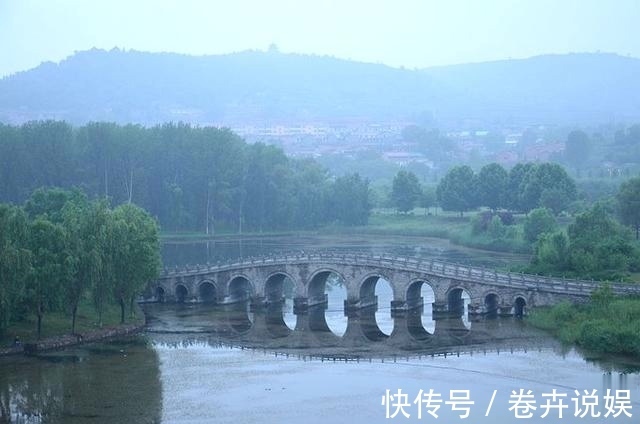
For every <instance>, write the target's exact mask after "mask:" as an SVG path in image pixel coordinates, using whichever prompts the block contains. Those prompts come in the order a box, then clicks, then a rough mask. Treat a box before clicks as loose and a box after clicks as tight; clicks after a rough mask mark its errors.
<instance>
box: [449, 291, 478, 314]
mask: <svg viewBox="0 0 640 424" xmlns="http://www.w3.org/2000/svg"><path fill="white" fill-rule="evenodd" d="M446 298H447V310H448V312H449V313H450V314H454V315H459V316H462V315H466V314H465V312H467V310H466V308H465V306H466V304H468V303H470V302H471V301H472V300H473V299H474V297H473V295H472V292H471V290H469V289H468V288H467V287H464V286H462V285H457V286H453V287H451V288H450V289H449V290H447V292H446Z"/></svg>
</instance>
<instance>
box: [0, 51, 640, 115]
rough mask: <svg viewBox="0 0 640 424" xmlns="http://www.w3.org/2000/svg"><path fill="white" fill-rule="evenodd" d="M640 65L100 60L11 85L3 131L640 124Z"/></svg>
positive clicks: (133, 56)
mask: <svg viewBox="0 0 640 424" xmlns="http://www.w3.org/2000/svg"><path fill="white" fill-rule="evenodd" d="M638 94H640V60H638V59H631V58H626V57H621V56H617V55H612V54H570V55H554V56H539V57H534V58H531V59H524V60H509V61H500V62H487V63H478V64H468V65H456V66H446V67H437V68H429V69H425V70H405V69H396V68H391V67H388V66H384V65H379V64H368V63H360V62H353V61H347V60H340V59H335V58H331V57H320V56H306V55H297V54H281V53H277V52H268V53H265V52H255V51H247V52H242V53H234V54H228V55H217V56H186V55H179V54H172V53H143V52H136V51H122V50H117V49H114V50H111V51H104V50H98V49H93V50H89V51H84V52H79V53H76V54H74V55H73V56H71V57H69V58H67V59H66V60H64V61H62V62H60V63H59V64H54V63H51V62H48V63H43V64H41V65H40V66H38V67H36V68H34V69H32V70H29V71H25V72H20V73H17V74H14V75H11V76H8V77H5V78H3V79H1V80H0V121H2V122H23V121H27V120H32V119H49V118H55V119H65V120H68V121H70V122H74V123H82V122H86V121H97V120H100V121H116V122H121V123H122V122H137V123H143V124H152V123H157V122H164V121H188V122H194V123H201V124H206V123H213V124H223V125H231V126H233V125H246V124H263V123H284V124H286V123H299V122H312V121H323V122H348V121H351V122H359V121H381V120H382V121H392V120H412V121H415V120H420V119H423V118H424V117H435V118H436V119H437V120H438V121H441V122H447V123H451V122H469V121H473V122H480V123H490V122H496V121H499V122H505V123H533V122H576V121H587V120H589V121H591V120H596V121H597V122H602V121H603V120H610V119H616V120H638V119H639V118H640V96H638Z"/></svg>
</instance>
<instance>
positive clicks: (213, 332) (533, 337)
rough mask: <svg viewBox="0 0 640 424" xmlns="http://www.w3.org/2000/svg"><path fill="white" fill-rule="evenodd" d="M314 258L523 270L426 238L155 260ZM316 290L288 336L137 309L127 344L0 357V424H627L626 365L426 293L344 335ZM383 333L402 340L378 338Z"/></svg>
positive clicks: (290, 321)
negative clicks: (373, 256) (393, 257)
mask: <svg viewBox="0 0 640 424" xmlns="http://www.w3.org/2000/svg"><path fill="white" fill-rule="evenodd" d="M314 249H323V250H326V249H331V250H344V251H354V250H358V251H370V252H374V253H396V254H399V255H414V256H423V257H425V258H430V257H433V258H438V259H441V260H450V261H455V262H461V263H469V264H474V265H484V266H489V267H499V268H507V267H510V266H513V265H517V264H518V263H522V262H523V261H526V258H524V257H522V256H513V255H506V254H487V253H486V252H482V251H476V250H471V249H460V248H455V247H453V246H451V245H449V244H448V243H446V242H443V241H439V240H430V239H425V238H408V237H401V238H398V237H393V238H386V237H378V238H367V237H362V238H358V237H346V236H345V237H336V236H332V237H265V238H259V237H256V238H245V239H242V240H237V239H235V240H224V241H216V242H215V243H214V242H209V243H186V242H185V243H171V244H165V245H164V246H163V256H164V263H165V265H166V266H168V267H173V266H176V265H184V264H196V263H205V262H207V261H208V262H217V261H223V260H226V259H230V258H235V257H240V256H242V257H248V256H258V255H261V254H268V253H277V252H280V251H291V250H304V251H311V250H314ZM330 286H331V289H330V290H329V292H328V299H329V305H328V307H327V309H326V311H324V314H325V318H326V322H327V325H328V327H329V329H330V331H327V332H321V333H318V332H309V331H306V330H301V329H300V327H301V326H300V325H299V323H298V322H297V321H296V320H297V317H296V316H295V315H293V313H292V307H291V302H290V300H287V301H286V302H285V303H284V304H283V305H282V306H280V307H279V308H278V309H277V310H266V311H252V310H250V309H249V308H248V307H247V305H235V306H224V307H223V306H219V305H169V304H163V305H159V304H158V305H157V304H148V305H145V306H144V310H145V314H146V316H147V322H148V325H147V331H146V332H145V334H143V335H141V336H137V337H134V338H128V339H123V340H117V341H113V342H110V343H104V344H95V345H86V346H82V347H80V348H77V349H70V350H65V351H62V352H51V353H46V354H42V355H41V356H38V357H35V358H26V357H10V358H9V357H6V358H0V423H5V422H12V423H13V422H17V423H301V422H303V423H305V424H310V423H322V424H328V423H349V424H356V423H363V424H364V423H367V424H369V423H378V422H393V421H398V422H422V421H424V422H441V423H452V422H470V423H515V422H522V421H523V420H524V422H531V423H538V422H567V423H578V422H614V423H615V422H620V423H637V422H640V421H639V420H640V372H639V370H640V360H638V361H635V362H634V361H633V360H621V359H616V358H606V359H601V360H599V361H590V360H587V359H586V358H585V356H584V355H583V354H581V353H579V352H576V351H575V350H573V349H568V348H563V347H562V346H561V345H560V344H558V343H557V342H556V341H554V340H553V339H551V338H550V337H548V336H546V335H545V334H542V333H540V332H538V331H535V330H532V329H530V328H528V327H526V325H525V324H524V323H523V322H522V321H519V320H516V319H511V318H503V319H495V320H470V319H469V318H468V317H466V316H464V317H462V318H457V319H447V320H437V321H434V320H433V319H432V317H431V309H430V307H429V306H428V304H429V299H430V297H432V293H430V292H429V291H428V290H425V291H424V292H423V293H422V296H423V297H424V298H425V308H424V310H423V311H419V312H418V313H417V315H415V316H409V317H394V318H392V317H391V314H390V308H389V302H390V300H391V294H390V290H389V289H388V287H387V286H386V285H385V284H384V282H382V283H379V286H380V288H379V290H378V287H377V286H376V295H377V296H378V299H379V308H378V311H377V312H376V313H375V319H374V320H373V324H372V326H373V327H375V328H376V334H381V335H382V336H381V337H380V338H378V339H375V338H374V340H375V341H372V340H369V339H367V338H365V337H358V336H354V335H353V332H350V331H348V330H347V322H348V321H347V318H346V317H345V316H344V313H343V309H342V308H343V305H342V302H343V300H344V298H345V293H344V289H343V288H342V286H341V284H340V281H337V280H336V281H332V282H331V285H330ZM425 287H426V286H425ZM408 322H410V323H411V324H410V325H409V326H408V327H407V323H408ZM297 325H298V328H297V327H296V326H297ZM296 328H297V329H296ZM394 328H396V329H397V328H413V329H414V330H416V331H415V332H411V331H410V332H409V333H407V334H406V337H386V336H384V335H390V334H391V333H392V332H393V331H394ZM394 334H396V333H394ZM521 390H522V392H521ZM529 391H531V392H530V393H529ZM585 391H586V392H585ZM594 391H595V392H594ZM554 394H555V396H554ZM627 395H629V398H627V397H626V396H627ZM590 403H591V404H593V406H589V404H590ZM467 412H468V416H467V417H466V418H461V416H465V415H467ZM561 413H562V418H559V416H560V414H561ZM576 413H577V416H576ZM598 414H599V417H593V415H598ZM627 414H631V415H632V417H628V416H627ZM516 415H522V416H523V417H524V416H526V417H529V418H522V419H518V418H516ZM582 415H584V416H582ZM605 415H607V416H606V417H605ZM614 415H616V416H615V417H614ZM387 416H389V418H387ZM392 416H393V418H392ZM543 416H544V417H543Z"/></svg>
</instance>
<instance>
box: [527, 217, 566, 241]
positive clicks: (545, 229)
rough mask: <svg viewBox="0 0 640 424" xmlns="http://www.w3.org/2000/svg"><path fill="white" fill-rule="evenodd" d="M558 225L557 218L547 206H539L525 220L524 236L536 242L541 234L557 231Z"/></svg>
mask: <svg viewBox="0 0 640 424" xmlns="http://www.w3.org/2000/svg"><path fill="white" fill-rule="evenodd" d="M557 226H558V225H557V223H556V219H555V218H554V216H553V214H552V213H551V212H550V211H549V210H548V209H547V208H537V209H534V210H532V211H531V212H530V213H529V215H528V216H527V218H526V219H525V221H524V237H525V239H526V240H527V241H528V242H529V243H535V242H536V240H538V237H540V235H542V234H545V233H552V232H554V231H556V228H557Z"/></svg>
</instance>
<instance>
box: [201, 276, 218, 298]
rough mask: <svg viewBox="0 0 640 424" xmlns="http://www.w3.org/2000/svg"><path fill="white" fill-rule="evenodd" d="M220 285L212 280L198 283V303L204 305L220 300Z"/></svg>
mask: <svg viewBox="0 0 640 424" xmlns="http://www.w3.org/2000/svg"><path fill="white" fill-rule="evenodd" d="M218 293H220V290H219V289H218V284H216V282H215V281H213V280H211V279H205V280H202V281H200V282H198V301H199V302H203V303H214V302H216V301H217V300H218Z"/></svg>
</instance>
